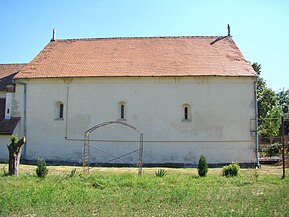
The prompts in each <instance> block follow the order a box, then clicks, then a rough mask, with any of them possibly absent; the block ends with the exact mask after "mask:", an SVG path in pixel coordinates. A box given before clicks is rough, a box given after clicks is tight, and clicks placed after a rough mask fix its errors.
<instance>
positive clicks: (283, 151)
mask: <svg viewBox="0 0 289 217" xmlns="http://www.w3.org/2000/svg"><path fill="white" fill-rule="evenodd" d="M284 134H285V132H284V117H283V116H282V168H283V173H282V179H284V178H285V142H284Z"/></svg>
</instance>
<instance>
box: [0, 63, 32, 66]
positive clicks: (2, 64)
mask: <svg viewBox="0 0 289 217" xmlns="http://www.w3.org/2000/svg"><path fill="white" fill-rule="evenodd" d="M25 64H28V63H0V65H1V66H4V65H25Z"/></svg>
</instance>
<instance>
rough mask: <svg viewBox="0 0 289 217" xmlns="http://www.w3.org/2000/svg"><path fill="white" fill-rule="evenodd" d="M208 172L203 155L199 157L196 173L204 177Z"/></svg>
mask: <svg viewBox="0 0 289 217" xmlns="http://www.w3.org/2000/svg"><path fill="white" fill-rule="evenodd" d="M207 172H208V163H207V159H206V157H205V156H204V155H201V157H200V159H199V165H198V173H199V176H202V177H203V176H206V175H207Z"/></svg>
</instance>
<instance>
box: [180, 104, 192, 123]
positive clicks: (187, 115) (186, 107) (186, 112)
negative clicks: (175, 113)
mask: <svg viewBox="0 0 289 217" xmlns="http://www.w3.org/2000/svg"><path fill="white" fill-rule="evenodd" d="M182 108H183V111H182V113H183V114H182V120H183V121H190V120H191V106H190V104H187V103H185V104H183V106H182Z"/></svg>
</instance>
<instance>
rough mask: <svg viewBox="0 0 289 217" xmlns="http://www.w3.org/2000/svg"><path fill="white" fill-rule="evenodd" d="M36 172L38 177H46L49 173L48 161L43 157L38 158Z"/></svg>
mask: <svg viewBox="0 0 289 217" xmlns="http://www.w3.org/2000/svg"><path fill="white" fill-rule="evenodd" d="M36 174H37V176H38V177H45V176H46V175H47V174H48V169H47V167H46V162H45V160H44V159H42V158H38V160H37V167H36Z"/></svg>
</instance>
